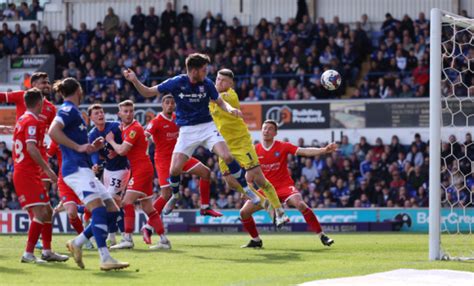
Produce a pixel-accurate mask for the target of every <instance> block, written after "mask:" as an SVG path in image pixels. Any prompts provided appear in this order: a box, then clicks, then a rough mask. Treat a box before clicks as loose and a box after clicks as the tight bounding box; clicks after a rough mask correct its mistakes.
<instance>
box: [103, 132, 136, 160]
mask: <svg viewBox="0 0 474 286" xmlns="http://www.w3.org/2000/svg"><path fill="white" fill-rule="evenodd" d="M105 141H107V142H108V143H109V144H110V146H112V148H114V151H115V152H117V154H119V155H120V156H126V155H127V154H128V152H129V151H130V149H132V146H133V145H130V144H127V143H126V142H124V143H122V144H118V143H117V142H115V135H114V133H113V132H109V133H108V134H107V136H105Z"/></svg>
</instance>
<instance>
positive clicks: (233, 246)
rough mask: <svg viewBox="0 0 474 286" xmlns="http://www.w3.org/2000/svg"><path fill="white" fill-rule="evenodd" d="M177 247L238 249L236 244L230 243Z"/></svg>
mask: <svg viewBox="0 0 474 286" xmlns="http://www.w3.org/2000/svg"><path fill="white" fill-rule="evenodd" d="M179 246H182V247H189V248H219V249H220V248H223V247H229V248H239V245H238V244H230V243H224V244H219V245H216V244H204V245H198V244H180V245H179Z"/></svg>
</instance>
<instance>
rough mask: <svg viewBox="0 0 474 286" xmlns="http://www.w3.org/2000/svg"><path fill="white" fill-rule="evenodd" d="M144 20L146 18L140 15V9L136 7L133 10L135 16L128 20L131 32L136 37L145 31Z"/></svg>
mask: <svg viewBox="0 0 474 286" xmlns="http://www.w3.org/2000/svg"><path fill="white" fill-rule="evenodd" d="M145 20H146V17H145V15H144V14H143V13H142V7H141V6H137V7H136V8H135V14H134V15H133V16H132V18H131V19H130V23H131V24H132V27H133V31H134V32H135V34H136V35H141V34H143V32H144V31H145Z"/></svg>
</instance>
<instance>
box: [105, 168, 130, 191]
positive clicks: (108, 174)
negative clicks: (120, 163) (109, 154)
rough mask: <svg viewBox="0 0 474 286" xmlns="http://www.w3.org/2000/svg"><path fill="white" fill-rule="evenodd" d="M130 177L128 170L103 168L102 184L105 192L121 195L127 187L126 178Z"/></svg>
mask: <svg viewBox="0 0 474 286" xmlns="http://www.w3.org/2000/svg"><path fill="white" fill-rule="evenodd" d="M129 179H130V170H129V169H124V170H117V171H109V170H107V169H104V186H105V188H106V189H107V192H108V193H109V194H111V195H112V196H114V195H118V196H121V195H122V193H123V192H124V191H125V190H126V189H127V185H128V180H129Z"/></svg>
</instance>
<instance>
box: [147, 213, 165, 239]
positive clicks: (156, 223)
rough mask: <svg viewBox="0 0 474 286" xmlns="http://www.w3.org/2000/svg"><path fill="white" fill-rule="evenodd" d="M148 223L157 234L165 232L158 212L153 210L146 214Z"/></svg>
mask: <svg viewBox="0 0 474 286" xmlns="http://www.w3.org/2000/svg"><path fill="white" fill-rule="evenodd" d="M148 224H149V225H151V226H152V227H153V228H154V229H155V232H156V233H157V234H158V235H162V234H163V233H165V228H164V227H163V222H162V221H161V218H160V214H159V213H158V212H157V211H156V210H154V211H152V212H151V213H149V214H148Z"/></svg>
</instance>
